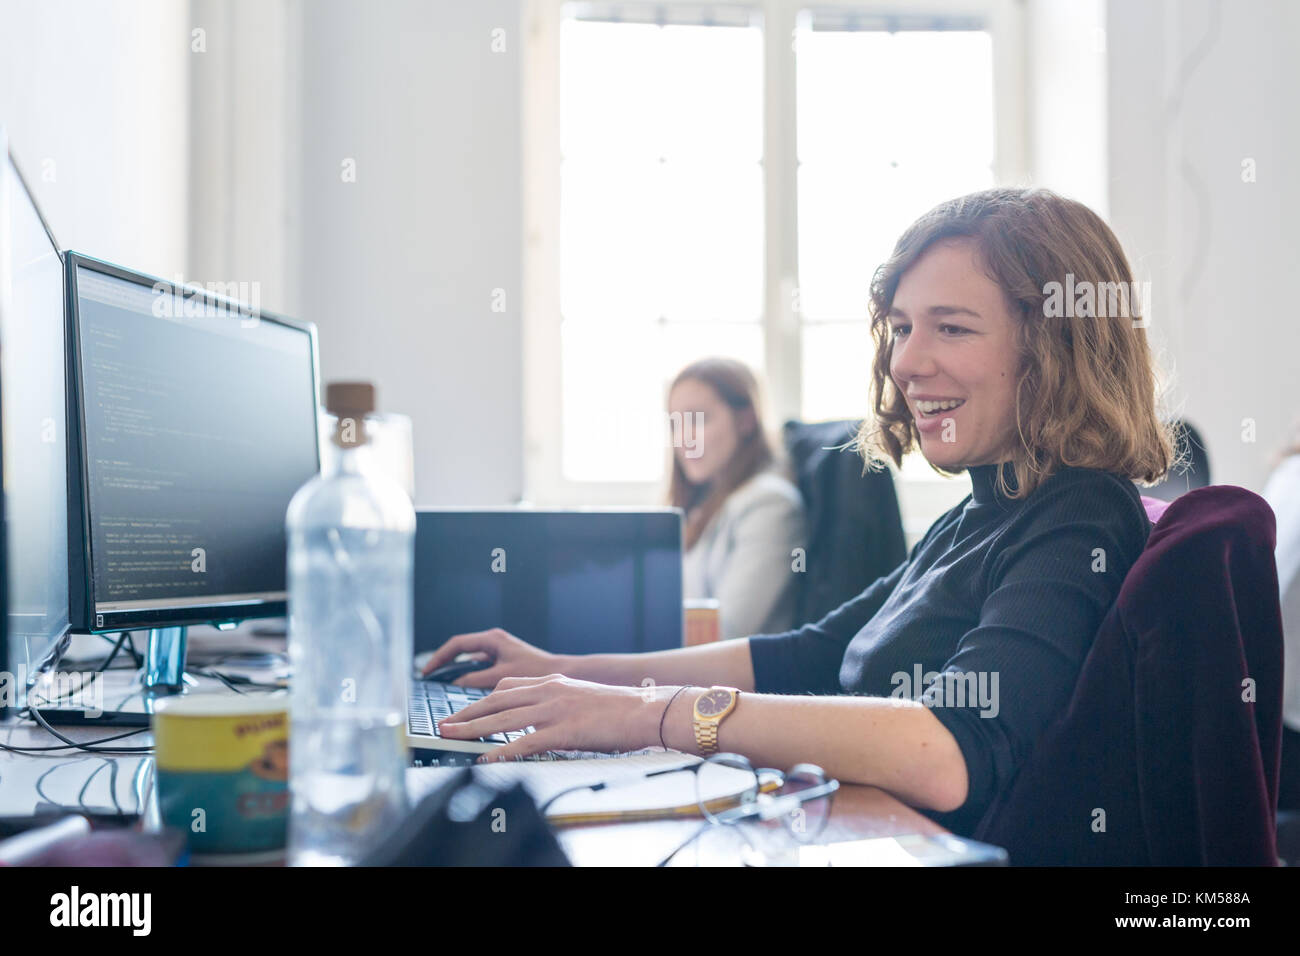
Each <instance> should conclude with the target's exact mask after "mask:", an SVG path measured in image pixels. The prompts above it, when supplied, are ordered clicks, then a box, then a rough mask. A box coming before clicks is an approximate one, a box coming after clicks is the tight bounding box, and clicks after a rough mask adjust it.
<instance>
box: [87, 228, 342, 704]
mask: <svg viewBox="0 0 1300 956" xmlns="http://www.w3.org/2000/svg"><path fill="white" fill-rule="evenodd" d="M67 274H68V300H69V301H68V305H69V317H70V323H69V325H70V339H71V341H70V357H71V360H70V366H71V369H70V371H71V375H70V376H69V379H70V382H71V384H72V415H71V419H72V425H73V433H74V435H75V438H74V440H73V441H72V442H71V443H70V452H71V454H70V456H69V458H70V460H69V471H70V479H69V484H70V486H71V488H70V495H69V500H70V502H71V504H72V514H71V515H70V522H69V523H70V525H71V531H70V536H71V538H72V547H71V549H70V551H71V555H70V564H71V565H72V569H71V575H70V576H71V581H72V592H73V593H72V600H71V604H72V618H73V621H72V623H73V627H75V628H79V629H85V630H90V631H99V632H104V631H120V630H132V629H137V628H150V629H160V628H176V627H181V626H185V625H188V624H199V623H212V624H224V623H226V622H234V621H239V620H243V619H246V618H253V617H268V616H280V615H283V614H284V613H285V607H286V597H287V595H286V592H285V540H286V539H285V527H284V520H285V511H286V509H287V507H288V504H289V499H290V498H291V497H292V496H293V494H294V492H296V491H297V490H298V488H299V487H301V486H302V485H303V484H304V483H305V482H307V481H308V480H309V479H310V478H311V477H312V476H313V475H315V474H316V472H317V471H318V468H319V456H318V449H317V442H316V407H317V403H316V391H317V385H316V344H315V332H314V329H313V328H312V327H311V326H309V325H300V324H297V323H294V322H290V321H288V320H286V319H283V318H280V317H278V316H273V315H270V314H268V313H265V312H253V311H251V310H248V309H247V307H246V306H245V305H243V304H241V303H238V302H234V301H232V300H229V299H225V298H224V297H222V296H219V295H215V294H210V293H208V292H206V291H204V290H195V289H191V288H188V287H179V286H175V285H172V284H170V283H165V282H160V281H158V280H155V279H154V278H152V277H150V276H147V275H143V274H141V273H137V272H132V271H129V270H126V269H121V268H118V267H116V266H112V265H109V264H107V263H104V262H100V261H98V260H95V259H90V258H88V257H85V256H81V255H77V254H74V253H69V254H68V257H67ZM182 653H183V652H182ZM173 676H175V675H173ZM166 683H169V684H170V683H172V682H171V681H168V682H166Z"/></svg>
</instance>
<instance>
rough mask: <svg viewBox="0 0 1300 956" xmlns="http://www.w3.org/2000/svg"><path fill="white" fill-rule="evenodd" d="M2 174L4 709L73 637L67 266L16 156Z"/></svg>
mask: <svg viewBox="0 0 1300 956" xmlns="http://www.w3.org/2000/svg"><path fill="white" fill-rule="evenodd" d="M3 159H4V161H3V171H2V172H0V392H2V394H0V418H2V419H3V421H2V422H0V432H2V433H3V452H2V456H3V468H4V499H5V501H4V519H5V520H4V539H5V546H6V549H5V553H4V570H5V572H6V574H5V576H6V577H7V579H8V580H7V581H6V582H5V583H6V585H7V592H8V608H7V610H6V614H5V624H6V625H7V628H6V629H7V640H5V639H3V638H0V652H2V653H0V669H2V670H3V671H4V673H3V675H0V711H3V710H5V709H9V708H14V707H22V706H23V705H24V703H25V701H24V697H25V693H26V690H27V687H28V685H29V683H30V681H31V680H32V679H33V677H34V675H35V674H36V672H37V671H38V670H39V669H40V668H41V667H42V666H44V665H45V664H47V663H48V662H49V661H51V660H52V659H53V657H54V656H55V654H56V653H57V652H58V651H59V649H61V648H62V647H63V646H65V642H66V640H67V636H68V623H69V622H68V514H67V496H66V494H65V488H66V482H67V470H66V466H67V462H66V433H67V407H66V397H65V390H64V322H63V318H64V316H63V260H62V258H61V257H60V255H59V248H58V245H57V244H56V243H55V241H54V237H53V235H52V234H51V232H50V230H49V228H48V227H47V226H46V224H45V221H44V219H43V218H42V216H41V213H40V211H39V210H38V209H37V207H36V203H35V201H34V200H33V199H32V195H31V193H30V192H29V191H28V189H27V186H26V183H25V182H24V181H23V177H22V175H21V174H20V173H19V171H18V167H17V165H16V164H15V162H14V160H13V157H12V156H10V155H9V152H8V150H7V149H5V150H3Z"/></svg>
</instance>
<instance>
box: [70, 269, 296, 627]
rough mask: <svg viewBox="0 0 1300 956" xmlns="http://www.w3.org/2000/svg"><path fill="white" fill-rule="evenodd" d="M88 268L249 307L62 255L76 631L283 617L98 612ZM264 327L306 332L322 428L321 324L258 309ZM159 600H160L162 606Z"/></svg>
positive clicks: (207, 611) (230, 606) (238, 606)
mask: <svg viewBox="0 0 1300 956" xmlns="http://www.w3.org/2000/svg"><path fill="white" fill-rule="evenodd" d="M79 268H86V269H89V270H90V271H92V272H97V273H100V274H102V275H107V276H110V277H113V278H117V279H124V280H126V281H128V282H132V283H135V284H137V285H141V286H144V287H146V288H147V289H149V290H151V291H152V290H154V289H157V288H159V287H162V288H165V289H167V290H168V291H170V292H173V293H174V292H178V291H182V290H183V294H185V295H187V296H188V295H201V296H202V297H203V298H204V299H205V300H206V301H207V302H210V303H212V304H214V305H216V306H221V307H225V308H228V309H235V310H242V311H244V312H248V311H249V309H248V308H247V306H245V305H244V304H242V303H239V302H237V301H235V300H233V299H231V298H229V297H227V296H223V295H219V294H217V293H214V292H211V291H209V290H206V289H202V288H200V287H198V286H178V285H177V284H176V283H175V282H169V281H168V280H166V279H160V278H157V277H155V276H151V275H148V274H147V273H143V272H137V271H135V270H132V269H126V268H123V267H122V266H118V265H114V264H113V263H110V262H105V261H103V260H102V259H96V258H94V257H93V256H88V255H85V254H83V253H79V252H66V253H64V277H65V287H66V300H67V301H66V310H67V317H68V321H67V334H68V343H67V346H68V347H67V360H68V369H67V373H66V374H67V379H68V389H67V391H68V424H69V427H68V539H69V540H68V570H69V577H70V581H69V603H70V605H71V608H70V613H71V618H72V627H73V629H75V630H78V631H90V632H92V633H101V632H113V631H126V630H135V629H139V628H154V627H183V626H188V625H192V624H214V625H216V624H229V623H236V622H239V621H245V620H251V619H254V618H267V617H283V616H285V614H286V613H287V611H288V602H287V601H286V600H283V599H275V600H261V599H255V600H252V601H238V602H231V603H212V604H187V605H182V606H174V607H167V606H161V607H157V608H149V609H129V610H122V611H107V612H104V613H98V612H96V611H95V594H94V576H93V574H92V573H91V569H92V568H93V567H94V565H93V555H92V553H91V551H92V545H91V534H90V521H91V516H90V510H89V508H88V507H87V504H86V503H87V501H88V490H89V488H90V473H89V469H88V467H87V464H86V417H85V402H84V401H83V400H82V399H83V396H82V385H83V383H82V375H81V316H80V314H79V311H78V299H77V272H78V269H79ZM257 317H258V319H259V320H260V321H262V322H273V323H275V324H277V325H282V326H285V327H287V328H290V329H293V330H295V331H298V332H302V333H304V334H306V335H307V337H308V340H309V342H310V345H311V382H312V393H313V402H312V405H313V408H314V409H316V412H315V415H316V427H317V433H318V434H319V428H320V412H319V408H320V358H319V353H318V351H317V337H316V326H315V324H313V323H311V322H302V321H299V320H296V319H290V318H288V317H286V316H283V315H279V314H278V313H274V312H269V311H267V310H265V309H260V308H259V309H258V310H257ZM312 447H313V448H314V449H315V452H316V470H317V471H318V472H319V471H320V466H321V462H320V443H319V441H314V442H313V445H312ZM160 603H161V602H160Z"/></svg>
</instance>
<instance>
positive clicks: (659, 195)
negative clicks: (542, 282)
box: [560, 159, 669, 323]
mask: <svg viewBox="0 0 1300 956" xmlns="http://www.w3.org/2000/svg"><path fill="white" fill-rule="evenodd" d="M664 178H665V176H664V170H663V164H662V163H659V162H658V161H656V160H648V161H645V162H637V161H634V160H629V159H622V160H618V161H609V162H606V161H589V160H575V159H570V160H566V161H565V162H564V163H563V164H562V166H561V168H560V311H561V313H562V314H563V315H564V316H565V318H570V319H583V320H590V321H601V322H613V323H623V322H634V321H646V320H650V319H657V318H658V317H659V316H660V315H662V314H663V301H662V290H663V281H662V280H663V275H664V255H665V249H666V247H667V245H668V243H669V237H668V236H667V235H665V233H664V229H665V227H666V226H667V225H668V224H669V220H667V219H666V218H665V217H664V215H663V211H664Z"/></svg>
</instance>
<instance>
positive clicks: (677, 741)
mask: <svg viewBox="0 0 1300 956" xmlns="http://www.w3.org/2000/svg"><path fill="white" fill-rule="evenodd" d="M665 693H666V689H665ZM702 693H703V691H702V690H687V691H684V692H683V693H681V694H679V695H678V696H677V697H676V698H675V699H674V700H672V703H671V705H670V707H669V712H668V714H667V715H666V716H665V718H664V742H665V743H667V744H668V746H669V747H671V748H672V749H674V750H682V751H685V752H686V753H698V749H697V748H696V745H695V730H694V724H693V716H694V710H695V699H696V698H697V697H699V696H700V694H702ZM718 749H719V750H720V751H729V752H731V753H740V754H744V755H745V756H746V757H748V758H749V759H750V762H752V763H753V764H754V766H756V767H759V766H762V767H777V768H780V769H788V768H790V767H792V766H794V765H795V764H797V763H813V764H817V765H818V766H820V767H821V768H822V769H823V770H825V771H826V772H827V774H829V775H830V776H832V777H835V778H837V779H839V780H840V781H842V782H844V783H863V784H871V785H872V786H877V787H880V788H882V789H884V790H888V791H889V792H890V793H893V794H894V795H895V796H897V797H899V798H900V799H901V800H903V801H905V802H906V803H909V804H911V805H913V806H919V807H925V808H927V809H932V810H938V811H940V812H949V811H952V810H955V809H957V808H958V807H960V806H961V805H962V804H963V803H965V802H966V791H967V786H968V780H967V776H966V761H965V758H964V757H963V756H962V753H961V749H960V748H959V747H958V746H957V741H956V740H955V739H953V736H952V734H951V733H949V732H948V728H946V727H945V726H944V725H943V724H942V723H940V722H939V720H938V719H937V718H936V717H935V716H934V714H933V713H931V712H930V709H929V708H928V707H926V706H925V705H923V704H921V703H918V702H916V701H912V700H903V699H900V698H893V697H787V696H778V695H775V694H741V695H740V700H739V702H738V703H737V704H736V709H735V710H734V711H733V712H732V713H731V714H729V715H728V716H727V717H726V719H724V720H723V722H722V725H721V727H720V728H719V731H718Z"/></svg>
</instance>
